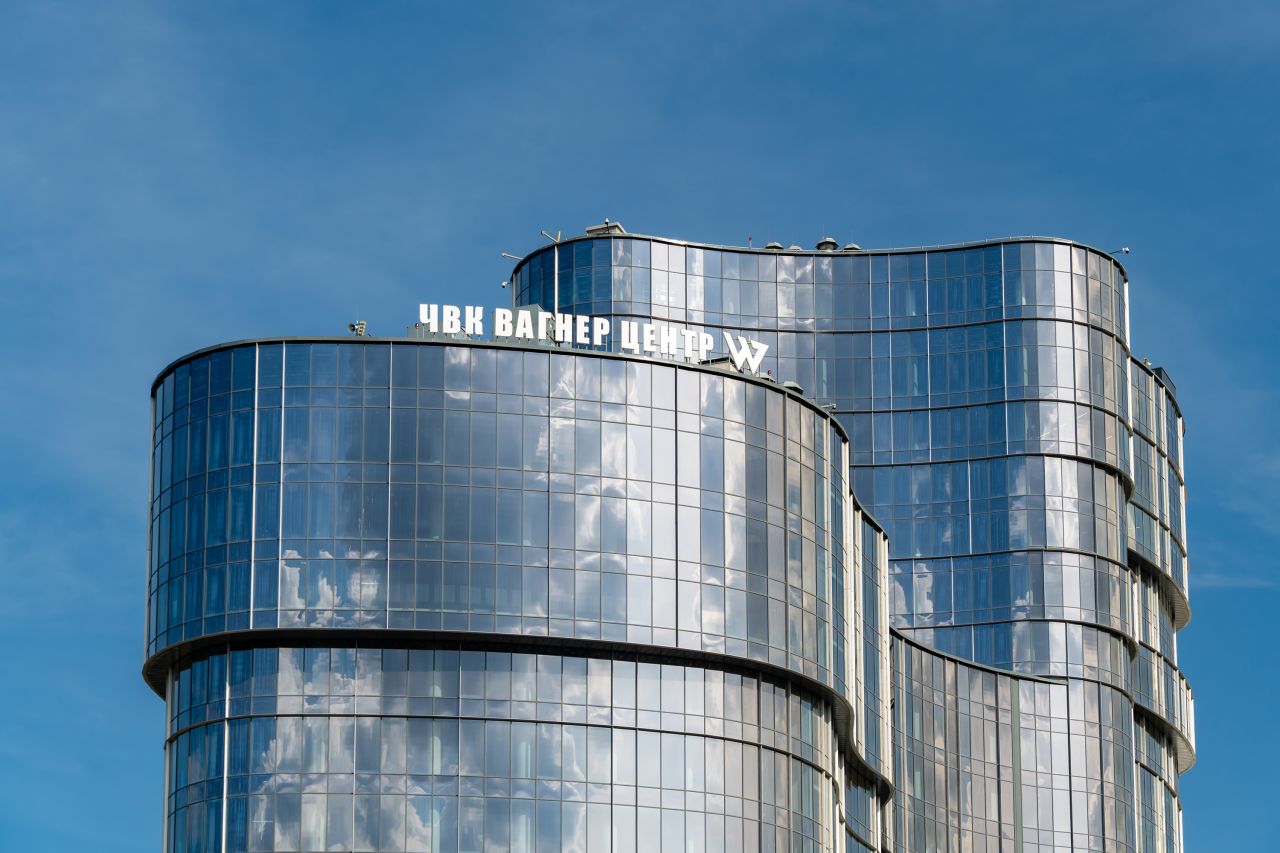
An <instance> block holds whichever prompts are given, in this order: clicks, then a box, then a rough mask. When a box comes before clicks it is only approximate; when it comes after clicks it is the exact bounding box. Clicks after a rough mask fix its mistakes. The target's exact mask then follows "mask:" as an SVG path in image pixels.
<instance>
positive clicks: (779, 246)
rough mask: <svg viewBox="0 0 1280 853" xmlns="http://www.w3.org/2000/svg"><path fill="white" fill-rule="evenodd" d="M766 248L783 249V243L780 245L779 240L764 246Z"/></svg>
mask: <svg viewBox="0 0 1280 853" xmlns="http://www.w3.org/2000/svg"><path fill="white" fill-rule="evenodd" d="M764 247H765V248H766V249H781V248H782V244H781V243H779V242H778V241H777V240H774V241H773V242H771V243H765V244H764Z"/></svg>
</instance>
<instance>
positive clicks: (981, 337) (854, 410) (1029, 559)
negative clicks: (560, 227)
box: [515, 237, 1194, 849]
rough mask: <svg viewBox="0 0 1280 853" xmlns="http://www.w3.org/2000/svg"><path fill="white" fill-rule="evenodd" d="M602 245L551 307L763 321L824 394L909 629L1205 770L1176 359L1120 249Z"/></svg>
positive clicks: (534, 296) (716, 333) (769, 340)
mask: <svg viewBox="0 0 1280 853" xmlns="http://www.w3.org/2000/svg"><path fill="white" fill-rule="evenodd" d="M589 242H590V243H591V244H592V245H593V249H592V251H591V252H589V253H587V252H579V251H578V250H577V248H576V245H562V246H560V247H559V249H558V252H559V254H560V263H559V268H558V269H559V281H560V282H561V284H562V285H563V282H564V281H565V280H566V279H565V275H566V270H568V271H569V275H570V276H572V277H575V280H576V277H578V276H579V275H580V273H581V270H583V269H585V268H587V267H588V266H589V267H590V273H589V275H590V277H591V279H592V281H593V282H594V281H597V280H598V281H600V282H602V283H604V282H608V281H610V280H611V281H612V287H608V286H605V285H603V284H602V286H601V287H599V288H593V289H591V290H590V291H589V292H588V291H585V290H578V289H574V288H569V289H566V288H564V287H563V286H561V287H559V288H558V292H559V297H560V309H561V310H564V311H570V312H574V313H579V312H584V313H594V314H605V315H609V316H611V317H614V318H616V319H642V320H647V319H649V318H652V319H653V321H654V322H656V323H658V324H660V325H662V324H666V325H672V326H676V327H680V328H690V329H694V330H697V331H704V330H705V331H707V332H710V333H711V335H712V338H713V340H715V341H716V342H717V344H720V341H721V332H722V331H728V332H732V333H735V334H744V335H747V336H749V337H754V338H756V339H758V340H760V341H762V342H764V343H766V344H768V345H769V347H770V351H769V354H768V356H767V358H766V359H765V364H764V368H763V369H765V370H769V371H770V372H771V373H772V374H773V375H774V376H775V377H777V378H778V379H780V380H792V381H795V382H798V383H799V384H800V385H801V386H803V388H805V389H806V391H807V392H808V393H809V394H810V395H811V396H812V397H813V398H815V399H816V400H817V401H818V402H821V403H824V404H828V405H830V406H831V407H832V408H833V410H834V411H835V413H836V416H837V417H838V418H839V419H840V420H841V422H842V423H844V424H845V426H846V427H847V430H848V434H849V436H850V461H851V465H852V466H853V473H852V481H853V485H854V492H855V494H856V496H857V499H858V501H859V502H860V503H861V505H863V506H865V507H866V508H867V510H868V512H869V513H870V514H871V515H872V516H874V517H875V518H876V519H877V520H878V521H879V523H880V524H881V525H883V528H884V530H885V532H886V533H887V534H888V539H889V548H890V557H891V562H890V577H889V590H890V595H889V608H890V610H889V618H890V620H891V625H892V626H893V628H894V629H895V630H896V631H897V632H899V633H900V636H903V637H910V638H912V639H913V640H914V641H916V642H918V643H922V644H924V645H925V646H928V647H930V648H933V649H936V650H938V651H940V652H944V653H946V654H950V655H956V656H958V657H961V658H963V659H966V660H969V661H973V662H977V663H981V664H987V665H991V666H996V667H1000V668H1002V669H1005V670H1008V671H1011V672H1020V673H1028V674H1032V673H1034V674H1040V675H1045V676H1066V677H1069V678H1083V679H1088V680H1089V681H1091V682H1093V683H1095V684H1105V685H1108V686H1110V687H1113V688H1116V689H1119V690H1121V691H1123V693H1124V695H1125V696H1126V697H1128V700H1129V701H1130V702H1131V704H1136V705H1137V706H1139V707H1141V708H1142V709H1143V712H1142V713H1148V712H1149V713H1150V714H1151V715H1154V716H1155V717H1156V718H1158V719H1160V720H1162V721H1163V722H1164V724H1165V725H1166V726H1167V729H1166V735H1167V736H1169V737H1170V738H1172V740H1173V742H1175V743H1176V744H1177V748H1176V750H1175V752H1176V755H1177V757H1178V762H1179V766H1180V767H1181V769H1183V770H1185V769H1186V768H1188V767H1189V766H1190V765H1191V763H1192V762H1193V761H1194V732H1193V723H1192V722H1191V721H1192V719H1193V717H1194V713H1193V706H1192V700H1191V691H1190V689H1189V687H1188V686H1187V683H1186V680H1185V678H1184V677H1183V676H1182V675H1181V673H1180V672H1178V670H1177V659H1176V645H1175V644H1174V643H1173V641H1172V637H1173V634H1174V632H1176V631H1177V630H1178V629H1179V628H1181V627H1183V626H1184V625H1185V624H1186V622H1187V620H1188V618H1189V616H1190V608H1189V605H1188V601H1187V594H1186V591H1187V577H1186V572H1187V561H1186V547H1185V533H1184V531H1185V518H1184V516H1185V509H1184V506H1185V499H1184V495H1185V488H1184V485H1183V480H1182V464H1181V453H1182V444H1181V440H1182V431H1183V428H1182V420H1181V413H1180V411H1179V410H1178V407H1177V403H1176V401H1175V400H1174V395H1173V387H1172V384H1171V383H1170V382H1169V381H1168V377H1167V375H1165V374H1164V373H1163V372H1162V371H1159V370H1158V369H1153V368H1151V367H1150V366H1149V363H1144V362H1142V361H1139V360H1136V359H1134V358H1133V357H1132V356H1131V355H1130V352H1129V345H1128V340H1127V338H1128V315H1127V312H1128V306H1127V301H1128V283H1127V281H1126V277H1125V273H1124V270H1123V269H1122V268H1121V267H1120V266H1119V265H1118V264H1117V263H1115V262H1114V261H1113V260H1112V259H1111V258H1110V257H1108V256H1106V255H1104V254H1101V253H1098V252H1096V251H1094V250H1091V249H1089V248H1087V247H1083V246H1079V245H1074V244H1070V243H1067V242H1066V241H1056V240H1039V239H1025V240H1009V241H995V242H992V243H989V244H985V245H972V246H962V247H955V248H945V247H944V248H939V249H925V250H914V251H887V252H860V251H859V252H831V251H814V252H808V251H803V250H799V249H798V247H792V249H791V250H786V251H761V250H743V249H730V248H722V247H709V246H707V247H703V246H695V245H689V244H682V243H677V242H675V241H667V240H660V239H650V238H640V237H614V238H612V240H611V241H610V240H607V239H596V240H594V241H589ZM605 244H609V245H610V246H611V247H612V248H611V251H604V249H603V248H602V247H603V245H605ZM595 247H599V248H598V249H597V248H595ZM551 258H552V253H551V250H549V249H548V250H543V251H540V252H536V253H533V254H532V255H530V256H529V258H528V260H527V261H526V262H524V263H523V264H521V265H520V266H518V268H517V271H516V279H515V281H516V287H517V302H519V303H536V304H540V305H543V306H550V305H551V304H552V302H553V299H554V297H553V294H554V293H555V292H556V290H557V288H556V287H555V286H554V285H555V282H556V266H555V265H554V264H550V263H548V261H549V260H551ZM1144 719H1146V718H1145V717H1144ZM1172 793H1173V794H1174V795H1176V791H1174V792H1172ZM1166 825H1168V824H1167V822H1166ZM1129 843H1132V842H1129ZM1085 849H1089V848H1085ZM1144 849H1146V848H1144Z"/></svg>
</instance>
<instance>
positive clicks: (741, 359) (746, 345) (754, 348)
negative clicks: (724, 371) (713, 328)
mask: <svg viewBox="0 0 1280 853" xmlns="http://www.w3.org/2000/svg"><path fill="white" fill-rule="evenodd" d="M724 342H725V346H727V347H728V348H729V358H730V359H732V361H733V366H734V367H736V368H738V370H740V371H742V372H743V373H758V372H759V371H760V362H762V361H764V354H765V353H766V352H768V351H769V347H768V346H766V345H765V344H762V343H760V342H759V341H754V340H752V339H750V338H745V337H743V336H742V335H738V336H737V340H734V335H731V334H729V333H728V332H725V333H724Z"/></svg>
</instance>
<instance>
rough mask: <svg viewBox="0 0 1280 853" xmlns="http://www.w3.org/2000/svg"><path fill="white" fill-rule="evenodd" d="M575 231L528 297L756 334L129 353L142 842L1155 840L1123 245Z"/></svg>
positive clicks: (1160, 786)
mask: <svg viewBox="0 0 1280 853" xmlns="http://www.w3.org/2000/svg"><path fill="white" fill-rule="evenodd" d="M592 231H593V233H591V234H589V235H588V236H585V237H580V238H574V239H570V240H566V241H564V242H562V243H560V244H558V245H555V246H547V247H544V248H543V249H540V250H538V251H535V252H533V253H531V254H530V255H529V256H528V257H527V258H526V259H525V260H523V261H521V262H520V263H519V265H518V266H517V268H516V270H515V271H514V274H513V276H512V282H513V288H512V289H513V293H514V297H515V301H516V302H517V304H518V305H529V306H538V307H541V308H542V309H544V310H547V311H559V312H563V313H572V314H576V315H595V316H596V317H598V318H608V319H610V320H611V321H613V323H612V328H613V330H614V331H618V330H619V329H620V328H621V327H620V326H619V325H618V324H620V323H624V322H636V323H652V324H655V325H657V326H659V327H662V328H675V329H678V330H681V331H692V332H695V333H703V332H705V333H709V334H710V336H711V341H712V343H713V345H714V347H715V348H716V349H717V351H716V352H713V353H712V355H713V356H714V355H720V354H721V353H720V352H719V350H721V349H723V347H724V346H725V343H724V338H723V337H722V334H723V333H726V332H727V333H732V334H734V335H742V336H745V337H747V338H752V339H755V340H758V341H760V342H762V343H764V344H767V345H768V347H769V349H768V353H767V356H766V357H765V360H764V362H763V365H762V366H761V368H760V374H761V375H758V376H757V375H746V374H743V373H740V372H738V371H736V370H735V369H734V368H733V367H731V366H729V364H727V363H725V362H726V361H727V360H723V359H715V358H713V359H711V360H709V361H708V362H707V363H705V364H691V363H687V362H684V361H678V360H675V359H672V358H661V357H654V358H646V357H641V356H640V355H638V354H635V355H633V354H627V353H626V352H623V350H624V340H623V338H622V335H621V333H619V335H618V336H617V337H616V338H615V337H613V336H606V337H604V338H603V339H602V342H601V344H600V345H599V346H596V347H591V346H585V345H582V346H555V345H552V344H550V343H544V344H533V343H529V344H527V345H514V344H510V343H502V342H494V341H477V340H468V339H462V338H461V337H460V336H459V337H456V338H450V337H446V336H430V337H422V336H417V337H413V338H405V339H394V340H374V339H370V338H363V337H358V338H343V339H327V338H315V339H288V340H280V339H272V340H260V341H248V342H240V343H234V344H227V345H223V346H217V347H213V348H210V349H208V350H202V351H200V352H197V353H193V354H191V355H189V356H186V357H184V358H182V359H179V360H178V361H177V362H175V363H174V364H172V365H170V366H169V367H168V368H166V369H165V370H164V371H163V372H162V373H161V374H160V376H159V377H158V378H157V380H156V382H155V384H154V386H153V388H152V400H153V448H154V452H153V457H152V479H151V537H150V544H149V583H148V597H147V603H148V623H147V624H148V628H147V649H146V663H145V666H144V677H145V678H146V680H147V682H148V683H149V684H150V685H151V687H152V688H153V689H154V690H155V691H156V692H157V693H158V694H159V695H161V696H162V697H164V699H165V701H166V707H167V715H166V739H165V749H166V759H167V760H166V785H165V791H166V800H165V820H166V823H165V834H164V837H165V842H164V845H165V846H164V849H165V850H166V851H167V853H215V851H216V853H250V851H253V853H257V852H258V851H298V853H303V851H307V853H310V851H395V853H401V851H405V853H407V852H408V851H459V853H461V852H462V851H551V850H581V851H593V853H594V851H648V850H661V851H681V853H686V851H702V850H713V851H738V850H749V851H790V850H800V851H836V850H846V851H884V852H885V853H887V851H947V853H950V852H951V851H959V852H960V853H970V851H974V852H975V853H997V851H998V853H1007V852H1008V851H1040V853H1050V851H1052V853H1058V851H1133V853H1152V852H1153V851H1159V853H1181V849H1182V842H1181V804H1180V801H1179V798H1178V779H1179V774H1180V773H1182V772H1184V771H1185V770H1187V769H1188V768H1189V767H1190V766H1191V764H1192V763H1193V762H1194V760H1195V751H1194V720H1193V711H1192V707H1193V706H1192V699H1191V690H1190V688H1189V686H1188V685H1187V682H1186V680H1185V679H1184V678H1183V676H1182V674H1181V672H1180V671H1179V669H1178V665H1177V642H1176V635H1177V632H1178V630H1180V629H1181V628H1182V627H1183V626H1185V625H1186V623H1187V620H1188V619H1189V617H1190V609H1189V606H1188V602H1187V594H1186V590H1187V562H1186V547H1185V541H1186V538H1185V522H1184V503H1185V501H1184V487H1183V479H1182V432H1183V427H1182V419H1181V413H1180V411H1179V409H1178V406H1177V403H1176V401H1175V399H1174V387H1173V384H1172V382H1171V381H1170V380H1169V378H1168V376H1167V375H1165V373H1164V372H1163V371H1162V370H1160V369H1158V368H1152V367H1150V365H1149V363H1147V362H1144V361H1140V360H1138V359H1135V358H1134V357H1133V356H1132V355H1131V352H1130V347H1129V342H1128V322H1127V310H1128V309H1127V290H1128V285H1127V279H1126V274H1125V271H1124V269H1123V268H1122V267H1121V266H1120V265H1119V264H1118V263H1117V262H1116V261H1115V259H1114V258H1112V257H1110V256H1109V255H1107V254H1105V253H1101V252H1098V251H1096V250H1093V249H1091V248H1089V247H1086V246H1082V245H1079V244H1076V243H1072V242H1069V241H1064V240H1057V239H1045V238H1023V239H1009V240H999V241H991V242H986V243H980V244H970V245H963V246H951V247H938V248H927V249H911V250H883V251H863V250H861V249H858V248H857V247H852V246H851V247H849V248H848V249H847V250H838V249H837V245H836V244H835V243H834V241H823V242H822V243H820V244H819V248H818V249H816V250H813V251H806V250H801V249H799V248H798V247H792V248H791V249H782V248H777V247H770V248H766V249H761V250H756V249H742V248H728V247H715V246H704V245H695V244H689V243H684V242H680V241H675V240H666V239H659V238H649V237H638V236H634V235H629V234H626V233H625V232H623V231H622V230H621V229H620V228H619V227H617V226H612V227H610V228H605V229H592ZM557 295H558V304H556V303H557ZM553 325H554V324H553ZM564 325H565V327H568V326H569V325H570V324H568V323H565V324H564ZM699 340H700V338H699Z"/></svg>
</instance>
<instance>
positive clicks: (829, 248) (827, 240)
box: [813, 237, 840, 252]
mask: <svg viewBox="0 0 1280 853" xmlns="http://www.w3.org/2000/svg"><path fill="white" fill-rule="evenodd" d="M813 248H815V249H817V250H818V251H819V252H834V251H835V250H836V249H838V248H840V244H839V243H837V242H836V238H835V237H823V238H822V239H821V240H819V241H818V245H816V246H814V247H813Z"/></svg>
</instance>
